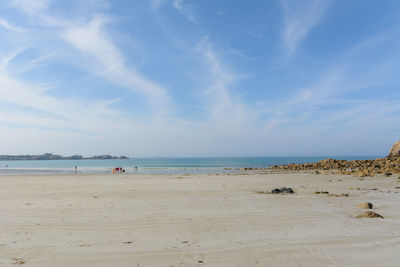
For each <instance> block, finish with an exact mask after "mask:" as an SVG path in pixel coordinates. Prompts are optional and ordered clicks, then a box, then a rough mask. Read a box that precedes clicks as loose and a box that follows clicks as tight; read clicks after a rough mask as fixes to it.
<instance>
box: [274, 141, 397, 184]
mask: <svg viewBox="0 0 400 267" xmlns="http://www.w3.org/2000/svg"><path fill="white" fill-rule="evenodd" d="M269 169H271V170H283V171H285V170H286V171H315V173H316V174H321V173H337V174H344V175H357V176H360V177H364V176H375V175H376V174H384V175H385V176H391V175H392V174H400V141H397V142H396V143H395V144H394V145H393V147H392V149H391V150H390V152H389V155H388V156H387V157H385V158H377V159H371V160H337V159H324V160H321V161H318V162H314V163H305V164H288V165H282V166H277V165H275V166H272V167H270V168H269Z"/></svg>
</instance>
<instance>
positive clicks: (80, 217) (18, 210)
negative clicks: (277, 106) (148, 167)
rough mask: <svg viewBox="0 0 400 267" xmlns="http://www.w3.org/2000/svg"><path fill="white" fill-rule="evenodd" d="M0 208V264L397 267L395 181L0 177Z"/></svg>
mask: <svg viewBox="0 0 400 267" xmlns="http://www.w3.org/2000/svg"><path fill="white" fill-rule="evenodd" d="M282 186H289V187H291V188H293V190H294V191H295V192H296V193H295V194H293V195H272V194H261V193H257V192H259V191H271V190H272V189H274V188H277V187H282ZM358 187H359V189H360V190H357V189H358ZM396 187H399V188H396ZM372 189H377V190H372ZM315 191H328V192H329V193H331V194H342V193H349V197H334V196H331V197H329V196H327V195H325V194H314V192H315ZM366 201H369V202H372V203H373V205H374V209H373V211H375V212H377V213H379V214H381V215H382V216H384V219H380V218H374V219H358V218H355V216H356V215H358V214H360V213H362V212H364V211H365V210H364V209H361V208H359V207H357V204H359V203H361V202H366ZM0 203H1V204H0V266H15V264H23V265H24V266H256V265H259V266H321V265H324V266H327V265H328V266H340V265H344V266H400V258H399V257H398V253H399V251H400V182H398V179H397V176H393V177H366V178H365V179H364V180H360V179H359V178H357V177H352V176H343V175H314V174H306V173H294V174H289V173H287V174H284V173H281V174H256V173H249V174H241V175H238V174H229V175H228V174H220V175H216V174H212V175H207V174H193V175H19V176H0Z"/></svg>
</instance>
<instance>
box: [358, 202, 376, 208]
mask: <svg viewBox="0 0 400 267" xmlns="http://www.w3.org/2000/svg"><path fill="white" fill-rule="evenodd" d="M357 207H359V208H362V209H372V207H373V205H372V203H371V202H364V203H360V204H357Z"/></svg>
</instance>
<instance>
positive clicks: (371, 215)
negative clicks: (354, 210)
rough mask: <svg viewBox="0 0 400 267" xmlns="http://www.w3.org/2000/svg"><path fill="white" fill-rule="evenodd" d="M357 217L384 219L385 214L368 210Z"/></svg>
mask: <svg viewBox="0 0 400 267" xmlns="http://www.w3.org/2000/svg"><path fill="white" fill-rule="evenodd" d="M356 218H382V219H383V216H382V215H380V214H378V213H376V212H373V211H366V212H363V213H361V214H359V215H357V216H356Z"/></svg>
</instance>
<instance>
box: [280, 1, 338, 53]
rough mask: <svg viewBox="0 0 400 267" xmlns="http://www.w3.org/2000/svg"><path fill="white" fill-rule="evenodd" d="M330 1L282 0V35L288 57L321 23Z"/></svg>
mask: <svg viewBox="0 0 400 267" xmlns="http://www.w3.org/2000/svg"><path fill="white" fill-rule="evenodd" d="M330 3H331V0H301V1H293V0H281V5H282V8H283V14H284V26H285V27H284V30H283V34H282V37H283V41H284V44H285V48H286V54H287V57H288V58H289V57H291V56H292V55H293V54H294V53H295V52H296V50H297V48H298V46H299V45H300V44H301V42H302V41H303V40H304V39H305V38H306V37H307V35H308V34H309V33H310V31H311V30H312V28H314V27H316V26H317V25H318V23H320V21H321V20H322V18H323V15H324V13H325V12H326V10H327V8H328V6H329V4H330Z"/></svg>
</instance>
